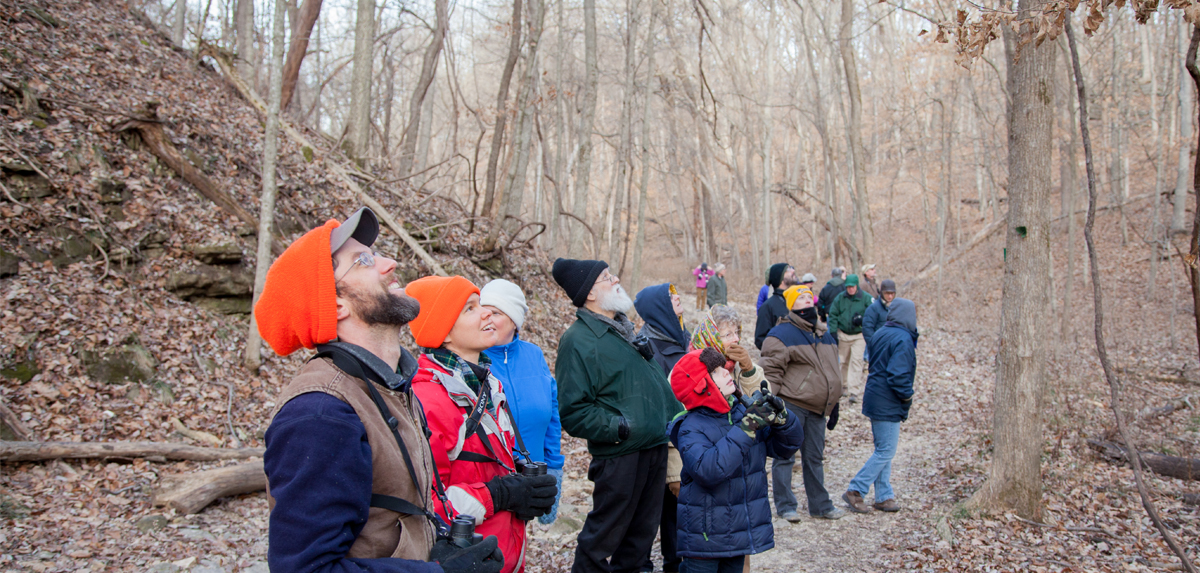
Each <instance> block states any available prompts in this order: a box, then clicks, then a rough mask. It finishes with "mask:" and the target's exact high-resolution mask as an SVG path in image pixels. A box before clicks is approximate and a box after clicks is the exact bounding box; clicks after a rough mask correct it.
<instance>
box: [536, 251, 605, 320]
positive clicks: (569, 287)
mask: <svg viewBox="0 0 1200 573" xmlns="http://www.w3.org/2000/svg"><path fill="white" fill-rule="evenodd" d="M607 268H608V263H606V262H604V261H592V260H579V259H562V258H559V259H556V260H555V261H554V268H553V269H551V271H550V274H551V275H553V276H554V282H556V283H558V286H560V287H562V289H563V291H565V292H566V293H567V297H568V298H570V299H571V303H572V304H574V305H575V306H576V307H577V308H578V307H582V306H583V304H584V303H585V302H587V296H588V293H590V292H592V286H593V285H595V284H596V278H597V277H599V276H600V273H602V272H604V269H607Z"/></svg>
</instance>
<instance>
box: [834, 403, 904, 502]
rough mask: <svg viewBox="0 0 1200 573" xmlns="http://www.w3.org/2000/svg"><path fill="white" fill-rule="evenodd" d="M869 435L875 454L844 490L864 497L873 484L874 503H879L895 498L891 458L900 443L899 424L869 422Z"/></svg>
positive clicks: (894, 455)
mask: <svg viewBox="0 0 1200 573" xmlns="http://www.w3.org/2000/svg"><path fill="white" fill-rule="evenodd" d="M871 435H872V436H874V438H875V453H873V454H871V457H870V458H869V459H867V463H865V464H863V467H862V469H861V470H858V474H856V475H855V476H854V479H853V480H850V486H849V487H847V488H846V489H850V490H853V491H856V492H858V493H860V494H862V495H863V497H866V495H867V493H868V492H870V491H871V484H872V483H874V484H875V503H880V502H884V501H887V500H889V499H893V498H895V497H896V494H895V493H894V492H892V483H891V478H892V458H894V457H896V445H897V444H898V443H900V422H883V421H877V420H871Z"/></svg>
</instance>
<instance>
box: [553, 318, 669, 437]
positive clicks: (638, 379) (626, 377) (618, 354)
mask: <svg viewBox="0 0 1200 573" xmlns="http://www.w3.org/2000/svg"><path fill="white" fill-rule="evenodd" d="M575 316H576V317H577V319H578V320H576V321H575V324H572V325H571V327H570V328H568V329H567V331H566V332H565V333H563V335H562V339H560V340H559V343H558V360H557V361H556V362H555V365H554V377H555V378H557V379H558V412H559V418H560V419H561V420H562V429H563V430H564V431H566V432H567V433H568V434H570V435H572V436H575V437H577V438H583V439H585V440H587V442H588V452H590V453H591V454H592V457H593V458H596V459H606V458H615V457H617V456H623V455H625V454H630V453H633V452H637V451H640V450H644V449H647V448H652V447H654V446H658V445H662V444H665V443H667V434H666V427H667V422H670V421H671V418H674V417H675V414H677V413H679V412H680V411H681V410H683V406H681V405H680V404H679V401H678V400H676V399H675V394H674V392H672V391H671V385H670V384H669V383H668V382H667V377H666V376H664V375H663V373H662V369H660V368H659V367H658V365H657V364H655V363H654V362H653V361H650V360H646V359H645V358H642V355H641V354H640V353H639V352H638V351H637V349H636V348H634V347H633V345H631V344H630V343H628V342H626V341H625V339H624V338H622V337H621V335H620V334H617V332H616V331H614V330H613V329H612V328H610V327H609V326H608V325H607V324H605V323H604V322H602V321H600V320H598V319H596V318H595V317H593V316H591V315H590V314H588V313H586V312H583V311H582V310H580V311H576V313H575ZM618 416H624V417H625V420H626V421H627V422H628V423H629V430H630V433H629V439H627V440H625V441H622V442H620V443H618V442H617V425H618V421H617V417H618Z"/></svg>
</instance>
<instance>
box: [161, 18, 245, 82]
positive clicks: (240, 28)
mask: <svg viewBox="0 0 1200 573" xmlns="http://www.w3.org/2000/svg"><path fill="white" fill-rule="evenodd" d="M176 1H177V2H179V3H181V4H182V3H183V0H176ZM234 28H235V32H234V33H235V34H236V36H237V70H238V75H240V76H241V77H242V78H243V79H245V80H246V81H247V82H250V85H256V83H257V82H256V81H255V79H256V78H257V77H258V53H257V50H255V29H254V0H237V9H236V14H235V16H234Z"/></svg>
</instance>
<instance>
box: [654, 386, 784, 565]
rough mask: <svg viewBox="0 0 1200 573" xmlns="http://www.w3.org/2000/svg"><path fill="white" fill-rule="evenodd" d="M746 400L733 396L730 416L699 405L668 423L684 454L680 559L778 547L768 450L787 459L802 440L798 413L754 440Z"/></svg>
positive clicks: (669, 430)
mask: <svg viewBox="0 0 1200 573" xmlns="http://www.w3.org/2000/svg"><path fill="white" fill-rule="evenodd" d="M745 413H746V406H745V405H743V404H742V403H741V402H740V401H736V400H735V401H734V403H733V408H732V409H731V410H730V411H729V413H727V414H722V413H718V412H716V411H715V410H713V409H711V408H708V407H703V406H702V407H699V408H696V409H694V410H691V411H689V412H687V413H686V414H682V415H680V416H678V417H677V418H675V419H674V420H672V421H671V423H670V424H667V434H668V435H669V436H670V437H671V442H672V443H674V444H675V447H676V448H678V449H679V454H680V456H681V457H682V458H683V473H682V476H681V477H682V480H681V482H682V483H681V486H680V490H679V508H678V518H679V537H678V554H679V556H680V557H691V558H702V559H715V558H720V557H736V556H738V555H751V554H754V553H761V552H763V551H766V550H768V549H771V548H772V547H775V533H774V530H773V529H772V527H771V505H770V503H769V502H768V500H767V469H766V466H767V456H771V457H773V458H777V459H783V458H787V457H789V456H791V455H793V454H795V453H796V450H797V449H799V447H800V443H801V442H802V441H803V440H804V426H803V425H802V424H801V423H799V421H798V420H797V418H796V416H788V420H787V423H786V424H784V425H783V426H780V427H778V428H772V427H767V428H762V429H760V430H759V431H758V433H757V436H756V437H755V438H751V437H750V436H748V435H746V432H744V431H742V429H741V428H740V427H739V425H738V424H739V423H740V422H741V421H742V416H743V415H745Z"/></svg>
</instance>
